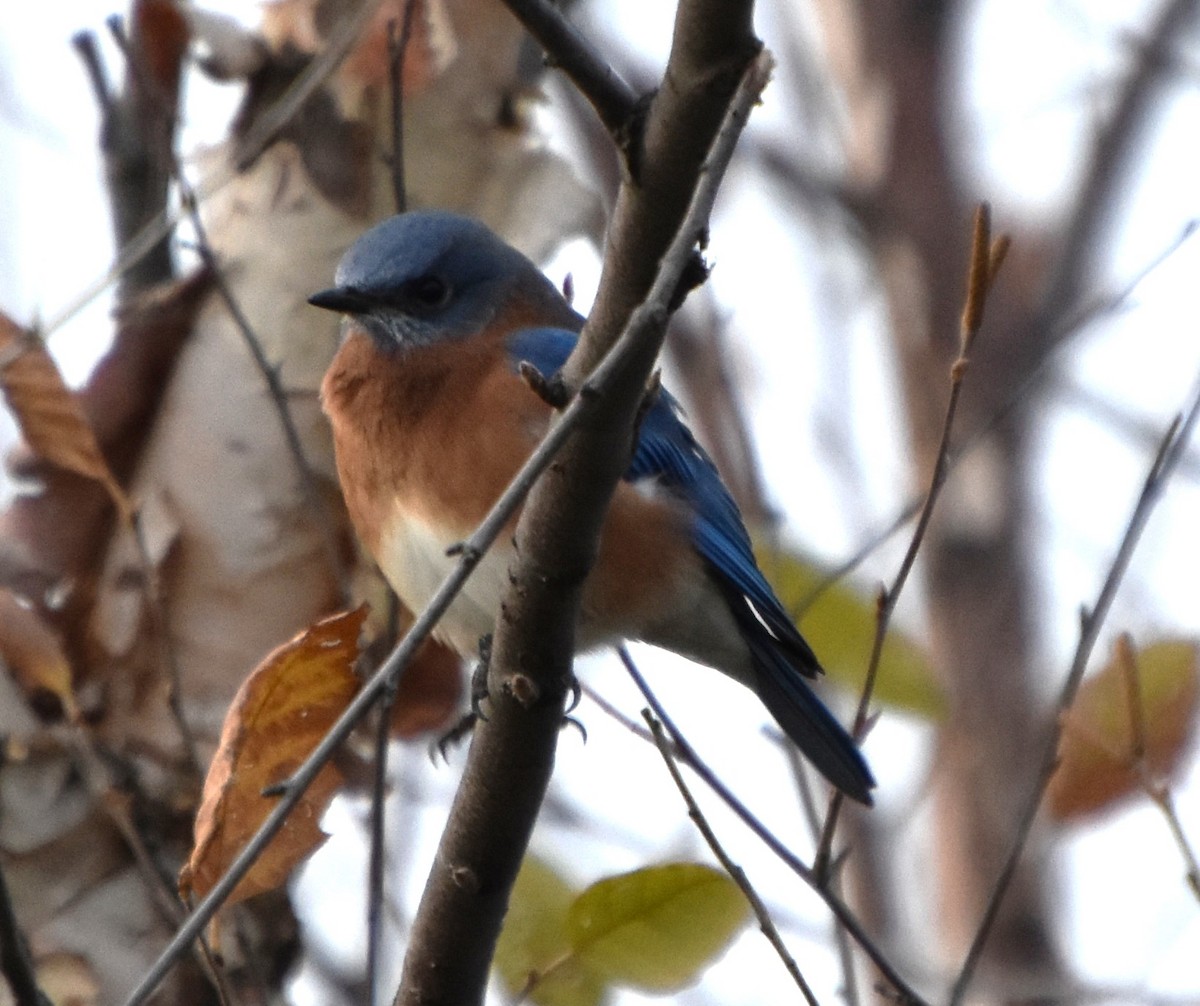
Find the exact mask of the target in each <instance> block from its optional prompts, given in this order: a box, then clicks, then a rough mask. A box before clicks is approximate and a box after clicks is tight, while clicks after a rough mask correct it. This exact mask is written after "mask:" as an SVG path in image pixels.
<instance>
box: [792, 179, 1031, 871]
mask: <svg viewBox="0 0 1200 1006" xmlns="http://www.w3.org/2000/svg"><path fill="white" fill-rule="evenodd" d="M1007 250H1008V239H1007V237H1004V236H1001V237H999V238H996V240H995V241H993V240H992V232H991V209H990V207H989V206H988V204H987V203H980V205H979V207H978V208H977V209H976V211H975V223H974V228H973V231H972V242H971V261H970V263H969V266H968V273H967V292H966V299H965V303H964V305H963V312H962V321H961V324H960V331H959V352H958V359H956V360H955V361H954V363H953V364H951V366H950V400H949V402H948V403H947V404H946V415H945V418H944V419H943V421H942V438H941V442H940V443H939V444H938V451H937V460H936V461H935V463H934V466H933V474H932V475H931V476H930V480H929V491H928V492H927V493H926V494H925V504H924V506H922V508H921V514H920V516H919V517H918V518H917V526H916V527H915V528H914V529H913V534H912V539H911V540H910V541H909V543H908V551H907V552H905V554H904V559H903V561H902V562H901V563H900V568H899V570H897V572H896V577H895V579H894V580H893V581H892V583H891V586H890V587H888V589H887V590H885V591H884V592H883V593H882V594H881V595H880V597H879V603H878V604H877V606H876V617H875V638H874V640H873V642H872V644H871V658H870V661H869V662H868V664H867V677H866V681H865V682H864V684H863V690H862V695H861V696H860V698H859V702H858V709H857V711H856V712H855V714H854V729H853V732H854V737H855V739H857V740H861V739H862V735H863V730H864V729H865V728H866V725H867V720H868V716H869V714H870V707H871V696H872V695H873V693H874V690H875V679H876V677H877V676H878V673H879V662H880V660H881V658H882V657H883V644H884V642H885V641H886V639H887V632H888V626H889V625H890V624H891V619H892V613H893V612H894V611H895V610H896V604H897V603H898V602H899V600H900V593H901V591H902V590H903V589H904V585H905V584H906V583H907V582H908V577H909V574H910V573H911V572H912V569H913V566H914V565H915V564H916V561H917V553H918V552H919V551H920V549H921V544H922V543H923V542H924V540H925V532H926V531H927V530H928V528H929V523H930V521H931V520H932V519H933V508H934V506H935V505H936V503H937V500H938V497H939V496H940V495H941V491H942V487H943V486H944V485H945V484H946V479H947V478H948V477H949V474H950V440H951V433H952V431H953V429H954V419H955V416H956V415H957V414H958V402H959V398H960V396H961V394H962V385H963V378H964V377H965V375H966V372H967V367H968V365H969V362H970V352H971V349H972V346H973V345H974V342H975V337H976V336H977V335H978V334H979V329H980V327H981V326H982V325H983V312H984V307H985V305H986V304H987V296H988V291H989V290H990V289H991V286H992V284H993V283H994V282H995V279H996V274H997V273H998V272H999V269H1000V264H1001V263H1002V262H1003V261H1004V256H1005V253H1006V252H1007ZM843 799H844V797H843V796H842V794H841V793H840V792H835V793H834V794H833V797H832V798H831V800H830V803H829V813H828V814H827V815H826V818H825V828H824V831H823V833H822V835H821V841H820V844H819V845H818V846H817V855H816V859H815V860H814V869H815V870H816V872H817V875H818V876H820V877H822V879H828V876H829V872H828V871H829V865H830V862H831V853H832V849H833V837H834V834H835V833H836V831H837V822H838V816H839V814H840V813H841V808H842V802H843Z"/></svg>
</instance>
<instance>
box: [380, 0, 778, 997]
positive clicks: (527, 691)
mask: <svg viewBox="0 0 1200 1006" xmlns="http://www.w3.org/2000/svg"><path fill="white" fill-rule="evenodd" d="M718 6H720V7H721V8H722V9H721V12H720V13H719V14H715V13H714V12H713V11H711V10H710V8H711V7H713V4H712V3H710V2H708V0H692V2H686V0H685V2H684V3H681V5H680V8H679V12H678V21H677V27H676V36H675V48H674V50H673V52H672V56H671V61H670V65H669V67H668V70H667V80H668V84H667V86H664V88H663V90H662V91H661V92H660V96H659V98H658V99H656V101H655V103H654V105H652V107H651V111H650V115H649V119H648V128H647V135H648V136H650V135H653V136H654V137H655V143H654V144H650V145H648V147H647V151H654V152H655V153H656V155H657V157H659V158H663V159H662V160H652V159H651V158H649V157H648V158H647V161H646V163H645V167H646V172H645V176H644V178H649V179H654V183H655V189H654V190H650V189H643V188H640V187H637V186H635V185H634V184H632V183H631V182H627V183H626V184H625V186H624V187H623V190H622V193H621V197H620V198H619V200H618V209H617V214H616V221H615V224H614V236H613V238H612V241H611V244H610V247H609V253H608V256H607V257H606V264H605V276H604V278H603V279H602V282H601V290H600V294H599V295H598V299H597V306H598V308H599V311H598V312H597V311H595V310H594V311H593V314H592V317H591V318H590V319H589V321H588V323H587V326H586V327H585V329H584V334H583V336H582V338H581V340H580V343H579V346H578V348H577V349H576V351H575V352H574V353H573V354H572V357H571V359H570V360H569V361H568V362H567V365H566V367H565V368H564V378H565V380H566V382H567V386H568V387H572V388H578V394H577V396H576V398H575V401H576V402H580V401H583V402H589V401H590V402H591V407H592V410H593V415H592V416H591V418H590V419H589V420H588V425H587V426H586V427H581V428H580V430H579V431H578V432H577V433H576V434H575V436H574V437H573V438H572V441H571V443H570V444H569V445H568V446H567V447H566V448H565V449H564V451H563V453H562V455H561V456H560V457H559V459H558V460H557V461H556V463H555V464H554V466H553V467H552V469H551V471H550V473H549V475H548V477H547V478H544V479H542V480H540V482H539V483H538V485H537V487H535V489H534V490H533V492H532V493H531V495H530V499H529V501H528V504H527V506H526V509H525V513H524V515H523V516H522V519H521V521H520V523H519V525H518V528H517V536H516V546H517V555H518V558H517V563H516V567H515V568H514V569H513V570H510V576H511V577H512V580H513V587H512V588H511V589H510V591H509V594H508V597H507V599H506V601H505V604H504V605H503V606H502V607H501V612H500V617H499V620H498V622H497V629H496V640H495V644H494V647H493V652H492V660H491V672H490V683H489V691H490V693H491V696H492V703H491V706H490V710H489V712H490V716H489V719H488V720H487V721H485V722H483V723H481V724H480V725H479V726H477V727H476V731H475V736H474V739H473V742H472V745H471V750H470V756H469V758H468V762H467V767H466V770H465V772H464V775H463V779H462V782H461V784H460V786H459V790H458V793H457V795H456V797H455V801H454V805H453V807H452V808H451V812H450V819H449V821H448V822H447V825H446V830H445V833H444V834H443V837H442V842H441V845H440V847H439V849H438V852H437V856H436V857H435V860H434V866H433V870H432V872H431V874H430V877H429V880H428V882H427V885H426V888H425V893H424V896H423V897H422V900H421V905H420V908H419V909H418V911H417V917H416V920H415V922H414V925H413V930H412V933H411V938H410V943H409V947H408V953H407V955H406V958H405V964H404V973H403V977H402V980H401V986H400V991H399V993H398V994H397V997H396V1002H397V1004H416V1003H423V1004H430V1003H453V1004H456V1006H457V1004H469V1003H476V1002H481V1001H482V999H483V994H484V989H485V987H486V983H487V974H488V968H489V966H490V962H491V957H492V951H493V948H494V946H495V941H496V938H497V936H498V935H499V931H500V923H501V921H502V919H503V916H504V912H505V910H506V908H507V905H508V897H509V892H510V890H511V888H512V884H513V882H514V880H515V879H516V875H517V870H518V868H519V867H520V864H521V860H522V858H523V857H524V853H525V848H526V845H527V843H528V840H529V835H530V833H531V832H532V829H533V825H534V822H535V820H536V818H537V814H538V810H539V808H540V806H541V802H542V799H543V797H544V794H545V789H546V786H547V785H548V783H549V778H550V774H551V772H552V769H553V764H554V748H555V744H556V740H557V734H558V730H559V726H560V724H561V722H562V715H563V701H564V698H565V696H566V694H567V692H568V690H569V687H570V686H569V683H570V681H571V680H572V677H571V663H572V658H573V656H574V627H575V620H576V617H577V613H578V604H579V597H580V592H581V587H582V583H583V580H584V577H585V576H586V574H587V571H588V569H589V568H590V566H591V562H592V559H593V556H594V553H595V549H596V542H597V540H598V537H599V530H600V524H601V521H602V520H603V517H604V514H605V511H606V508H607V505H608V500H609V497H610V496H611V494H612V491H613V489H614V488H615V486H616V483H617V481H618V479H619V478H620V477H621V474H622V473H623V471H624V469H625V466H626V464H627V461H628V457H629V452H630V449H631V445H632V440H633V432H634V430H633V424H634V417H635V412H636V410H637V408H638V406H639V405H640V404H641V402H642V400H643V396H644V393H645V387H646V380H647V378H648V376H649V373H650V370H651V368H652V366H653V364H654V362H655V360H656V359H657V355H658V350H659V348H660V346H661V342H662V337H663V332H664V329H665V324H666V319H667V317H668V315H669V312H670V310H671V309H672V308H673V306H674V305H675V303H676V302H677V301H678V299H679V290H680V283H681V280H683V279H684V278H685V277H686V275H687V272H688V270H689V269H690V268H693V266H694V255H695V252H694V249H695V246H696V244H697V243H698V242H702V241H703V236H704V233H705V230H706V227H707V221H708V216H709V211H710V209H711V206H712V202H713V200H714V198H715V195H716V187H717V184H718V183H719V181H720V178H721V176H722V174H723V171H724V168H725V165H726V164H727V163H728V161H729V159H730V157H731V156H732V152H733V146H734V143H735V142H736V139H737V137H738V135H739V134H740V132H741V129H742V126H743V124H744V121H745V119H746V117H747V116H748V114H749V111H750V108H751V107H752V106H753V104H754V103H755V102H756V101H757V100H758V96H759V94H760V93H761V91H762V89H763V87H765V85H766V80H767V75H768V73H769V68H770V61H769V59H768V58H766V57H760V58H757V59H755V57H756V56H757V55H758V53H759V51H760V46H759V44H758V42H757V40H756V39H754V38H753V36H752V35H750V34H749V26H750V8H749V5H748V3H747V4H744V5H743V4H738V5H730V4H720V5H718ZM731 10H734V11H736V15H735V16H733V17H731V15H730V11H731ZM696 24H698V25H700V26H701V27H702V30H699V31H698V30H696V29H695V28H694V27H693V25H696ZM735 26H738V27H740V28H741V31H740V32H739V31H736V30H734V29H735ZM710 30H711V31H712V32H713V36H712V38H714V39H716V40H718V41H716V42H710V40H709V36H707V35H706V34H705V33H706V32H707V31H710ZM739 61H740V62H739ZM735 67H736V73H735V74H733V75H732V76H730V74H731V73H732V72H733V71H734V68H735ZM725 84H728V85H729V86H727V87H726V86H724V85H725ZM735 91H736V95H735ZM660 102H661V104H660ZM681 108H682V109H683V111H682V112H681ZM718 129H719V132H718ZM714 136H715V137H716V140H715V142H714V140H713V137H714ZM710 147H711V154H710ZM668 151H669V152H670V155H671V158H670V160H669V162H668V160H666V152H668ZM683 154H691V155H692V157H693V158H694V159H693V160H690V161H689V160H686V159H684V160H679V158H680V156H681V155H683ZM672 171H673V172H674V174H671V172H672ZM668 177H671V179H672V183H671V186H670V187H671V189H672V192H671V194H670V198H669V203H670V206H669V207H667V208H664V207H662V206H661V205H660V206H658V207H656V208H655V211H654V212H650V211H648V210H646V208H645V207H644V205H643V203H644V202H645V201H647V200H648V199H649V198H650V196H652V195H654V194H656V193H657V188H658V187H665V185H666V180H667V178H668ZM693 190H694V191H695V195H694V197H691V201H690V206H689V205H688V204H687V200H688V199H689V195H690V193H692V192H693ZM685 207H686V213H685ZM672 214H674V215H672ZM681 220H682V224H681ZM664 235H665V237H664ZM672 239H673V240H672ZM664 252H665V254H664ZM660 259H661V260H662V268H661V271H659V269H658V267H657V263H658V262H659V260H660ZM641 302H644V303H641ZM639 303H641V306H640V307H638V306H637V305H638V304H639ZM635 307H636V308H637V309H636V310H634V308H635ZM618 333H620V335H619V337H618ZM614 344H615V345H616V346H617V347H618V353H617V354H616V355H614V354H613V353H612V352H611V350H610V347H612V346H614ZM606 353H607V354H608V355H607V356H606V355H605V354H606ZM601 359H603V360H604V361H605V362H604V365H603V366H602V367H600V368H599V369H598V370H596V372H595V373H594V374H593V376H592V377H589V378H587V380H586V381H582V382H581V381H580V375H586V374H588V373H590V372H592V371H593V369H594V366H595V363H596V362H597V361H599V360H601ZM602 374H603V376H604V377H605V379H606V381H605V386H604V388H603V393H602V394H601V389H600V387H599V386H598V381H599V379H600V377H601V375H602Z"/></svg>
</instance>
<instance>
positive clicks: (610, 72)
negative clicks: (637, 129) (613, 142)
mask: <svg viewBox="0 0 1200 1006" xmlns="http://www.w3.org/2000/svg"><path fill="white" fill-rule="evenodd" d="M504 2H505V3H506V4H507V5H508V8H509V10H511V11H512V12H513V13H514V14H515V15H516V16H517V17H518V18H519V19H520V20H521V23H522V24H524V25H525V27H526V28H527V29H528V30H529V33H530V34H531V35H532V36H533V37H534V38H535V39H537V40H538V42H539V43H540V44H541V46H542V48H544V49H545V50H546V52H547V53H548V54H549V56H548V61H549V63H550V65H552V66H557V67H558V68H559V69H561V70H562V71H563V72H564V73H565V74H566V75H567V76H568V77H570V78H571V81H572V82H573V83H574V84H575V86H576V87H577V88H579V90H580V92H581V93H582V94H583V95H584V97H586V98H587V100H588V101H589V102H591V105H592V107H593V108H594V109H595V110H596V114H597V115H598V116H599V117H600V121H601V122H603V123H604V125H605V127H606V128H607V129H608V131H609V132H610V133H611V134H612V135H613V136H614V138H616V139H617V145H618V146H622V143H621V141H620V137H621V134H622V133H623V132H624V131H625V130H627V129H628V128H629V124H630V119H631V118H632V116H633V114H634V112H635V110H636V108H637V101H638V96H637V94H636V93H635V92H634V91H633V89H632V88H630V86H629V85H628V84H626V83H625V81H624V80H622V79H621V78H620V76H618V74H617V72H616V71H615V70H614V69H613V68H612V67H611V66H610V65H609V64H608V63H607V61H605V59H604V58H603V57H602V56H601V55H600V54H599V53H597V52H596V50H595V49H594V48H593V47H592V45H591V43H589V42H588V41H587V39H585V38H584V37H583V36H582V35H581V34H579V32H578V31H576V30H575V26H574V25H572V24H571V22H570V21H568V20H567V19H566V18H565V17H564V16H563V14H562V13H561V12H560V11H559V9H558V8H557V7H555V6H554V5H553V4H552V3H550V2H549V0H504Z"/></svg>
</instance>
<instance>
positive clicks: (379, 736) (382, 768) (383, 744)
mask: <svg viewBox="0 0 1200 1006" xmlns="http://www.w3.org/2000/svg"><path fill="white" fill-rule="evenodd" d="M410 6H411V5H410ZM397 684H398V681H397V679H396V678H394V677H393V678H391V679H389V681H388V684H387V686H386V687H385V688H384V690H383V697H382V698H381V699H380V700H379V708H378V709H377V711H376V715H377V716H378V717H379V721H378V723H377V724H376V726H375V764H374V772H373V777H372V779H371V839H370V852H369V857H370V858H369V859H368V862H367V979H366V981H367V1006H375V1003H376V998H375V996H376V991H375V990H376V987H377V986H378V984H379V954H380V949H381V945H380V937H381V936H382V929H383V894H384V891H383V886H384V866H385V865H386V864H387V855H386V850H385V848H384V837H385V834H386V831H387V828H386V825H387V817H386V814H387V800H386V796H387V763H388V746H389V742H390V741H391V725H392V707H393V706H394V705H395V704H396V686H397Z"/></svg>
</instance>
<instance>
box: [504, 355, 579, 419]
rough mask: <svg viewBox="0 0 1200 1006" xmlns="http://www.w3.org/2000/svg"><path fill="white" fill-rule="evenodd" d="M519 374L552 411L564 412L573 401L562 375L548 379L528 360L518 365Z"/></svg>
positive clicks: (558, 374) (555, 375)
mask: <svg viewBox="0 0 1200 1006" xmlns="http://www.w3.org/2000/svg"><path fill="white" fill-rule="evenodd" d="M517 373H518V374H520V375H521V378H522V380H524V381H525V383H526V384H528V385H529V388H530V390H531V391H532V392H533V393H534V394H535V395H537V396H538V398H540V399H541V400H542V401H543V402H545V403H546V404H547V405H549V406H550V407H551V408H552V409H555V410H558V411H562V410H563V409H564V408H566V406H567V403H568V402H569V401H570V400H571V393H570V391H569V390H568V389H567V382H566V381H564V380H563V378H562V374H561V373H557V374H551V375H550V376H549V377H547V376H546V375H545V374H543V373H542V372H541V371H540V370H538V369H537V367H535V366H534V365H533V364H532V363H530V362H529V361H528V360H522V361H521V362H520V363H519V364H517Z"/></svg>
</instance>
